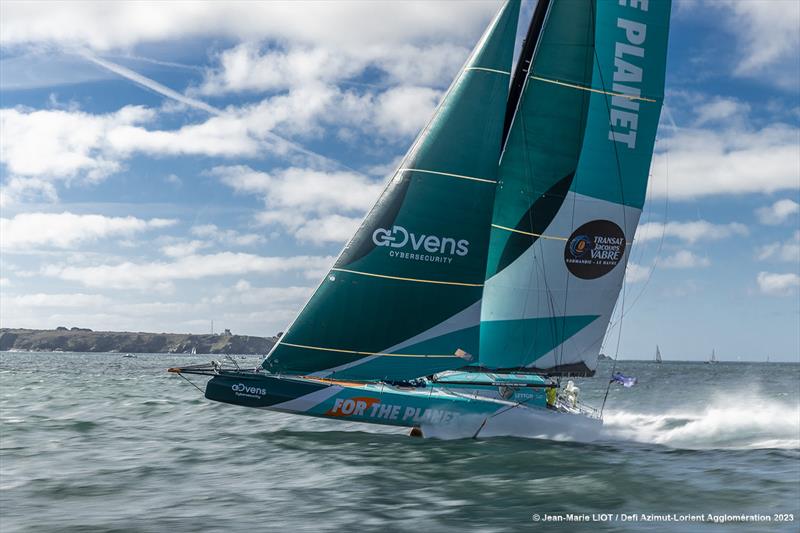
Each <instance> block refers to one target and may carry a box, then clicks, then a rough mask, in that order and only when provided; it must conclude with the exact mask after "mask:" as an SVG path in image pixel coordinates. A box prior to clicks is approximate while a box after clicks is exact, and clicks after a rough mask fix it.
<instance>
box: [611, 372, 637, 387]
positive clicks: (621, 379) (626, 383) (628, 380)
mask: <svg viewBox="0 0 800 533" xmlns="http://www.w3.org/2000/svg"><path fill="white" fill-rule="evenodd" d="M636 381H637V379H636V378H635V377H628V376H623V375H622V374H621V373H620V372H616V373H615V374H614V375H613V376H611V383H619V384H621V385H622V386H623V387H627V388H630V387H633V386H634V385H636Z"/></svg>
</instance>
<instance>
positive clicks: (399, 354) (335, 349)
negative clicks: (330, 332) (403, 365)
mask: <svg viewBox="0 0 800 533" xmlns="http://www.w3.org/2000/svg"><path fill="white" fill-rule="evenodd" d="M281 344H283V345H284V346H291V347H293V348H303V349H306V350H321V351H323V352H337V353H351V354H354V355H378V356H381V357H437V358H442V357H458V356H457V355H432V354H428V355H422V354H411V353H382V352H361V351H358V350H343V349H341V348H324V347H322V346H308V345H306V344H292V343H290V342H283V343H281Z"/></svg>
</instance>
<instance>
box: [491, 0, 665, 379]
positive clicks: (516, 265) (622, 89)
mask: <svg viewBox="0 0 800 533" xmlns="http://www.w3.org/2000/svg"><path fill="white" fill-rule="evenodd" d="M540 2H543V3H544V4H542V5H540V6H539V7H540V8H543V9H547V14H546V16H545V17H544V24H543V27H542V30H541V33H540V37H539V42H538V44H537V46H536V48H535V51H534V56H533V61H532V66H531V69H530V72H528V73H527V74H526V76H527V77H526V79H525V85H524V88H523V91H522V94H521V97H520V100H519V104H518V107H517V111H516V114H515V115H514V120H513V123H512V125H511V128H510V131H509V134H508V139H507V142H506V145H505V149H504V153H503V157H502V160H501V165H500V170H499V175H498V180H499V185H498V191H497V195H496V199H495V207H494V215H493V219H492V234H491V244H490V249H489V258H488V264H487V276H486V277H487V279H486V283H485V289H484V299H483V306H482V311H481V329H480V366H483V367H487V368H493V369H502V368H521V367H527V368H531V369H537V370H543V371H550V372H557V371H572V372H579V373H580V372H590V371H592V370H593V369H594V368H595V366H596V361H597V354H598V352H599V349H600V345H601V343H602V340H603V337H604V335H605V331H606V328H607V326H608V323H609V320H610V317H611V313H612V311H613V307H614V304H615V302H616V300H617V296H618V295H619V291H620V288H621V285H622V281H623V277H624V273H625V264H626V262H627V258H628V252H629V245H630V241H631V240H632V238H633V235H634V232H635V229H636V225H637V224H638V220H639V215H640V214H641V209H642V205H643V203H644V197H645V192H646V188H647V179H648V172H649V167H650V160H651V157H652V152H653V145H654V142H655V134H656V128H657V125H658V121H659V115H660V111H661V103H662V100H663V93H664V72H665V66H666V50H667V33H668V25H669V13H670V2H669V0H650V1H649V2H648V0H618V1H617V0H615V1H611V0H550V1H549V2H548V1H547V0H540ZM545 2H546V3H545Z"/></svg>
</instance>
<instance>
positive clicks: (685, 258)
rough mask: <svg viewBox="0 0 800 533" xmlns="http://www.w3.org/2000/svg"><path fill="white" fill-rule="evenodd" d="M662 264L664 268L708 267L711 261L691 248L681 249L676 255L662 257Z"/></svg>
mask: <svg viewBox="0 0 800 533" xmlns="http://www.w3.org/2000/svg"><path fill="white" fill-rule="evenodd" d="M660 264H661V266H663V267H664V268H697V267H707V266H709V265H710V264H711V261H710V260H709V259H708V258H707V257H700V256H698V255H696V254H694V253H692V252H690V251H689V250H680V251H679V252H676V253H675V254H674V255H671V256H668V257H665V258H664V259H662V260H661V262H660Z"/></svg>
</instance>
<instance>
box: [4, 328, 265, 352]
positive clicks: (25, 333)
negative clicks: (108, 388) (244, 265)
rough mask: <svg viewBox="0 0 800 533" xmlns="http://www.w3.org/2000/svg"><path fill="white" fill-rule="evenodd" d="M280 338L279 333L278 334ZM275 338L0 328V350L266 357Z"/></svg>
mask: <svg viewBox="0 0 800 533" xmlns="http://www.w3.org/2000/svg"><path fill="white" fill-rule="evenodd" d="M278 335H280V334H278ZM277 340H278V337H253V336H250V335H233V334H231V333H230V331H229V330H225V333H223V334H204V335H193V334H190V333H143V332H131V331H92V330H91V329H88V328H77V327H73V328H69V329H68V328H65V327H58V328H56V329H11V328H2V329H0V351H7V350H19V351H30V352H119V353H198V354H245V355H258V354H266V353H267V352H268V351H269V350H270V349H271V348H272V346H273V345H274V344H275V343H276V342H277Z"/></svg>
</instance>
